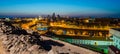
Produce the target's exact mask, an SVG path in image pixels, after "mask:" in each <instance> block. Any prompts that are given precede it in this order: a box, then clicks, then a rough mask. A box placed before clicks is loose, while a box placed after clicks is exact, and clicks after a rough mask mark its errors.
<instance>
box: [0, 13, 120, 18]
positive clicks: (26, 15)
mask: <svg viewBox="0 0 120 54" xmlns="http://www.w3.org/2000/svg"><path fill="white" fill-rule="evenodd" d="M52 14H53V13H52ZM52 14H41V15H37V14H36V15H35V14H21V15H20V14H0V18H4V17H6V18H7V17H8V18H10V17H11V18H14V17H38V16H44V17H47V16H48V15H49V16H52ZM55 15H56V16H57V15H60V14H57V13H56V14H55ZM60 16H62V17H64V16H69V17H83V18H84V17H96V18H103V17H106V18H120V15H102V14H101V15H74V14H73V15H72V14H71V15H60Z"/></svg>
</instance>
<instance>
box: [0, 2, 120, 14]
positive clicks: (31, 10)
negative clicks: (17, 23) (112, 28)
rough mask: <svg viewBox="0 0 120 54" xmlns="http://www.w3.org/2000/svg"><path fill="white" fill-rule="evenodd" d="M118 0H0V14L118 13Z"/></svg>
mask: <svg viewBox="0 0 120 54" xmlns="http://www.w3.org/2000/svg"><path fill="white" fill-rule="evenodd" d="M119 3H120V0H0V15H44V14H45V15H47V14H52V13H53V12H55V13H57V14H60V15H76V16H78V15H86V16H87V15H106V16H107V15H115V16H119V15H120V4H119Z"/></svg>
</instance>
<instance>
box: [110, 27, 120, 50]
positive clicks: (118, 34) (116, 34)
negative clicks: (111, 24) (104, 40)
mask: <svg viewBox="0 0 120 54" xmlns="http://www.w3.org/2000/svg"><path fill="white" fill-rule="evenodd" d="M110 34H112V36H113V38H112V39H113V42H114V46H115V47H117V48H118V49H120V28H115V29H110Z"/></svg>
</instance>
